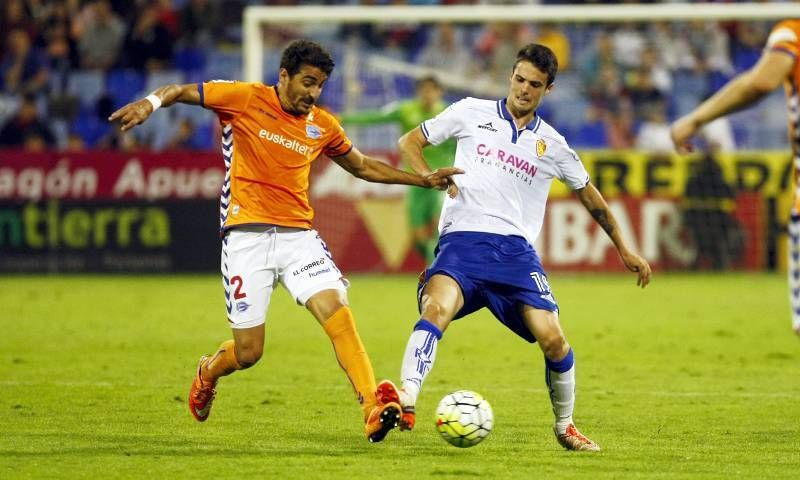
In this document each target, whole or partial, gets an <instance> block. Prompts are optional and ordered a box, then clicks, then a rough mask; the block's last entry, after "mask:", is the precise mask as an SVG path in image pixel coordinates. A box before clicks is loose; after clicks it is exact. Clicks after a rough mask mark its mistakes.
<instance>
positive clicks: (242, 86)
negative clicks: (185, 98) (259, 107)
mask: <svg viewBox="0 0 800 480" xmlns="http://www.w3.org/2000/svg"><path fill="white" fill-rule="evenodd" d="M197 88H198V90H199V91H200V105H202V106H203V107H205V108H208V109H210V110H213V111H214V112H215V113H216V114H217V115H219V117H220V118H221V119H222V120H230V119H232V118H233V117H236V116H237V115H239V114H240V113H242V112H243V111H244V109H245V108H246V107H247V104H248V103H249V102H250V97H251V96H252V95H253V90H254V84H252V83H249V82H235V81H230V80H212V81H210V82H205V83H201V84H199V85H198V86H197Z"/></svg>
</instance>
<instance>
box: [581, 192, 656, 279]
mask: <svg viewBox="0 0 800 480" xmlns="http://www.w3.org/2000/svg"><path fill="white" fill-rule="evenodd" d="M575 194H576V195H577V196H578V198H579V199H580V201H581V203H583V206H584V207H586V210H588V211H589V213H590V214H591V215H592V218H594V220H595V222H597V224H598V225H600V226H601V227H602V228H603V230H605V232H606V234H608V237H609V238H610V239H611V241H612V242H614V246H615V247H617V251H618V252H619V256H620V257H621V258H622V263H624V264H625V267H626V268H627V269H628V270H630V271H632V272H636V273H637V274H638V278H637V280H636V285H639V286H641V287H642V288H644V287H646V286H647V284H648V283H650V274H651V273H652V271H651V269H650V264H648V263H647V260H645V259H644V258H642V257H640V256H639V255H638V254H637V253H636V252H634V251H633V250H631V249H630V248H628V245H627V244H626V243H625V239H623V238H622V234H621V233H620V231H619V225H618V224H617V219H616V218H614V214H613V213H611V210H610V209H609V208H608V203H606V200H605V198H603V195H601V194H600V191H598V190H597V188H596V187H595V186H594V185H592V184H591V183H588V184H587V185H586V186H585V187H583V188H581V189H579V190H575Z"/></svg>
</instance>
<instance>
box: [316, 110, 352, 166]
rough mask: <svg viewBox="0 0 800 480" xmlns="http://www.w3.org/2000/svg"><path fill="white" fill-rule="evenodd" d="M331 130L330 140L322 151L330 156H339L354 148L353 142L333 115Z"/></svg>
mask: <svg viewBox="0 0 800 480" xmlns="http://www.w3.org/2000/svg"><path fill="white" fill-rule="evenodd" d="M330 131H331V133H330V140H328V142H327V143H326V144H325V146H324V147H323V148H322V153H324V154H325V155H327V156H329V157H339V156H341V155H346V154H347V153H348V152H349V151H350V150H352V149H353V142H352V141H351V140H350V138H348V137H347V134H346V133H345V131H344V128H342V126H341V125H340V124H339V122H338V121H336V119H335V118H333V117H331V126H330Z"/></svg>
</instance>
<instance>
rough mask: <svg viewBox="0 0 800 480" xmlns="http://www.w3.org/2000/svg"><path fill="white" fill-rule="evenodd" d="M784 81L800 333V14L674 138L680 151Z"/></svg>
mask: <svg viewBox="0 0 800 480" xmlns="http://www.w3.org/2000/svg"><path fill="white" fill-rule="evenodd" d="M780 85H783V87H784V90H785V91H786V100H787V103H788V107H789V142H790V144H791V146H792V157H793V159H794V179H795V191H794V201H793V204H792V210H791V213H790V216H789V225H788V230H789V254H788V255H787V257H788V262H789V268H788V270H789V304H790V306H791V310H792V328H793V329H794V331H795V333H797V334H798V335H800V20H784V21H782V22H779V23H778V24H777V25H775V27H773V29H772V32H771V33H770V35H769V38H768V39H767V45H766V48H765V49H764V52H763V53H762V55H761V58H760V59H759V60H758V62H757V63H756V65H755V66H754V67H753V68H751V69H750V70H748V71H746V72H744V73H742V74H740V75H737V76H736V77H734V78H733V79H732V80H731V81H730V82H728V83H727V84H726V85H725V86H724V87H722V89H721V90H720V91H719V92H717V93H716V94H714V95H713V96H712V97H711V98H709V99H708V100H706V101H705V102H703V103H701V104H700V105H699V106H698V107H697V108H695V109H694V110H693V111H691V112H690V113H689V114H687V115H686V116H684V117H682V118H680V119H678V120H677V121H676V122H675V123H673V124H672V141H673V142H674V143H675V147H676V148H677V149H678V151H679V152H681V153H686V152H688V151H690V150H691V145H690V143H689V142H690V140H691V139H692V137H693V136H695V135H696V134H698V132H699V131H700V129H701V128H702V127H703V126H704V125H707V124H708V123H709V122H711V121H713V120H715V119H717V118H719V117H722V116H724V115H727V114H729V113H731V112H735V111H737V110H741V109H743V108H745V107H747V106H749V105H752V104H753V103H755V102H757V101H759V100H761V99H762V98H764V97H765V96H767V95H768V94H769V93H771V92H772V91H773V90H775V89H776V88H778V87H779V86H780Z"/></svg>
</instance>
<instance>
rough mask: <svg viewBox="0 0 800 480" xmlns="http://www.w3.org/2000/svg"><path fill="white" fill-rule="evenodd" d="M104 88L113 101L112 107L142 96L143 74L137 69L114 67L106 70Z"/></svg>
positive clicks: (143, 91) (117, 106) (143, 90)
mask: <svg viewBox="0 0 800 480" xmlns="http://www.w3.org/2000/svg"><path fill="white" fill-rule="evenodd" d="M106 90H107V91H108V93H109V95H111V98H112V99H113V101H114V108H119V107H121V106H123V105H125V104H126V103H129V102H131V101H132V100H135V99H136V98H138V97H141V96H143V94H144V93H145V89H144V74H143V73H142V72H139V71H137V70H131V69H115V70H111V71H110V72H108V77H107V78H106Z"/></svg>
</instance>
